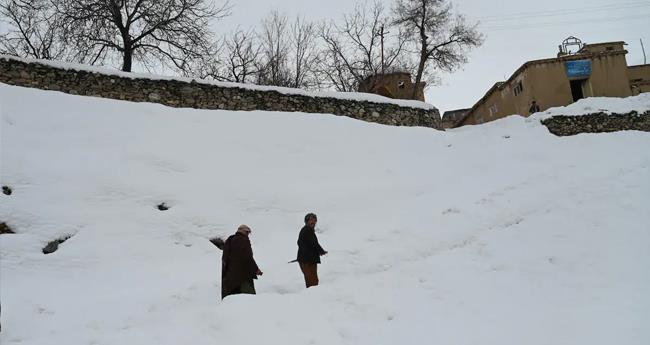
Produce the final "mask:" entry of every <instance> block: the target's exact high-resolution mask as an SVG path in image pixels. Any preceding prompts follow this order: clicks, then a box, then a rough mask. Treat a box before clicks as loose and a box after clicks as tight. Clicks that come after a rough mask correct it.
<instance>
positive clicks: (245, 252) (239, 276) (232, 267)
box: [221, 225, 262, 299]
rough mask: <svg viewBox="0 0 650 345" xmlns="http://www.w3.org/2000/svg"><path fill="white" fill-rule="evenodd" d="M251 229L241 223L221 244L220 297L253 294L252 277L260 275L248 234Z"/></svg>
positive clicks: (255, 277)
mask: <svg viewBox="0 0 650 345" xmlns="http://www.w3.org/2000/svg"><path fill="white" fill-rule="evenodd" d="M250 233H251V229H250V228H249V227H248V226H246V225H241V226H239V228H238V229H237V232H236V233H235V234H234V235H232V236H230V237H228V239H227V240H226V242H225V243H224V245H223V257H222V259H221V298H222V299H223V298H225V297H226V296H229V295H234V294H240V293H246V294H253V295H254V294H255V284H254V283H253V279H257V276H261V275H262V271H260V269H259V267H257V263H255V259H253V249H252V247H251V241H250V240H249V238H248V236H249V235H250Z"/></svg>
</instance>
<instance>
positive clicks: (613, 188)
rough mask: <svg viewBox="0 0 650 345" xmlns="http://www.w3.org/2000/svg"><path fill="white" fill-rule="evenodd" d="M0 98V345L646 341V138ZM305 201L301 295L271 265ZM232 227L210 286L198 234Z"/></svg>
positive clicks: (205, 247) (504, 124)
mask: <svg viewBox="0 0 650 345" xmlns="http://www.w3.org/2000/svg"><path fill="white" fill-rule="evenodd" d="M598 107H600V105H599V106H598ZM0 115H1V120H0V125H1V131H0V133H1V135H2V137H1V141H0V143H1V156H0V158H1V159H0V162H1V170H0V178H1V181H0V182H1V183H2V184H3V185H8V186H10V187H12V188H13V194H12V195H11V196H5V195H0V221H4V222H7V223H8V224H9V225H10V226H11V227H12V228H13V229H14V230H15V231H16V232H18V233H17V234H14V235H1V236H0V300H1V303H2V333H0V343H1V344H2V345H10V344H21V345H51V344H67V345H77V344H78V345H81V344H96V345H109V344H116V345H118V344H119V345H124V344H155V345H167V344H169V345H179V344H194V345H199V344H256V345H259V344H297V345H298V344H299V345H303V344H326V345H333V344H372V345H376V344H450V345H452V344H453V345H458V344H495V345H496V344H499V345H503V344H513V345H514V344H529V345H531V344H539V345H548V344H553V345H559V344H567V345H568V344H572V345H575V344H590V345H595V344H603V345H611V344H626V345H633V344H639V345H641V344H643V345H645V344H648V343H650V327H648V325H649V324H650V297H649V296H650V294H648V292H649V291H650V251H649V250H648V245H649V244H650V150H648V148H650V133H641V132H617V133H609V134H591V135H577V136H572V137H555V136H553V135H551V134H549V133H548V131H547V130H546V128H545V127H543V126H541V125H540V124H539V121H538V120H536V119H534V118H528V119H526V118H522V117H509V118H506V119H503V120H500V121H495V122H492V123H489V124H486V125H483V126H468V127H463V128H459V129H455V130H452V131H449V132H439V131H435V130H431V129H425V128H405V127H388V126H382V125H378V124H371V123H365V122H361V121H356V120H352V119H349V118H346V117H338V116H330V115H315V114H299V113H272V112H230V111H201V110H190V109H173V108H167V107H164V106H161V105H156V104H145V103H127V102H119V101H114V100H106V99H97V98H91V97H79V96H71V95H65V94H61V93H57V92H47V91H40V90H33V89H25V88H19V87H11V86H6V85H0ZM161 202H166V203H167V204H168V205H170V206H171V208H170V209H169V210H168V211H165V212H161V211H159V210H157V209H156V207H155V206H156V205H157V204H159V203H161ZM311 211H313V212H316V213H317V214H318V215H319V225H318V232H319V238H320V241H321V243H322V244H323V246H324V247H325V249H327V250H329V254H328V255H327V257H325V258H324V260H323V265H321V266H320V275H321V285H320V286H318V287H316V288H312V289H309V290H306V289H304V287H303V281H302V276H301V274H300V272H299V269H298V267H297V266H296V264H287V261H289V260H292V259H294V258H295V255H296V243H295V241H296V239H297V235H298V231H299V229H300V227H301V225H302V218H303V216H304V214H305V213H307V212H311ZM241 223H245V224H248V225H250V226H251V228H252V229H253V234H252V242H253V249H254V252H255V256H256V259H257V262H258V264H259V265H260V267H261V269H262V270H263V271H264V273H265V274H264V276H263V277H261V279H260V280H258V281H257V282H256V284H257V285H256V286H257V289H258V295H256V296H232V297H229V298H227V299H226V300H224V301H221V300H220V252H219V251H218V250H217V249H216V248H215V247H214V246H213V245H212V244H211V243H210V242H209V241H208V240H207V239H208V238H209V237H211V236H215V235H223V236H225V235H228V234H230V233H233V232H234V231H235V229H236V227H237V225H239V224H241ZM64 235H73V237H72V238H71V239H69V240H68V241H67V242H65V243H64V244H62V245H61V246H60V248H59V250H58V251H57V252H55V253H53V254H49V255H44V254H42V252H41V249H42V248H43V246H44V245H45V244H46V243H47V242H48V241H50V240H53V239H56V238H58V237H61V236H64Z"/></svg>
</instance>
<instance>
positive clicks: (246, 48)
mask: <svg viewBox="0 0 650 345" xmlns="http://www.w3.org/2000/svg"><path fill="white" fill-rule="evenodd" d="M216 46H217V47H215V52H214V53H213V54H211V55H210V56H209V57H208V58H207V59H204V60H203V61H201V62H200V63H199V68H200V71H199V72H195V74H197V75H199V76H200V77H202V78H206V77H209V78H213V79H215V80H219V81H228V82H233V83H251V82H255V78H256V77H257V73H258V62H259V61H258V60H259V55H260V47H259V45H258V43H257V34H256V33H255V31H254V30H252V29H250V30H248V31H243V30H241V29H237V30H235V31H233V32H232V33H230V34H229V35H228V36H226V37H224V39H223V44H221V42H219V43H217V44H216Z"/></svg>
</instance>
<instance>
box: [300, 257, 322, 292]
mask: <svg viewBox="0 0 650 345" xmlns="http://www.w3.org/2000/svg"><path fill="white" fill-rule="evenodd" d="M300 270H301V271H302V274H303V275H304V276H305V286H307V287H311V286H316V285H318V264H308V263H303V262H301V263H300Z"/></svg>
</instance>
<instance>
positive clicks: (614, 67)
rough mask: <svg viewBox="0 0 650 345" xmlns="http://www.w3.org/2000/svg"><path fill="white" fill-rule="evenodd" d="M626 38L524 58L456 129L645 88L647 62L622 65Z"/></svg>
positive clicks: (649, 84)
mask: <svg viewBox="0 0 650 345" xmlns="http://www.w3.org/2000/svg"><path fill="white" fill-rule="evenodd" d="M624 46H625V42H607V43H597V44H585V45H581V44H580V49H579V50H578V51H577V52H576V53H575V54H570V53H566V52H562V51H561V53H560V54H558V57H556V58H550V59H543V60H534V61H528V62H526V63H525V64H523V65H522V66H521V67H519V69H517V70H516V71H515V73H513V74H512V76H511V77H510V78H508V80H506V81H503V82H498V83H496V84H494V86H492V87H491V88H490V90H488V92H487V93H486V94H485V96H483V97H482V98H481V99H480V100H479V101H478V102H476V104H474V106H473V107H472V108H471V109H470V110H469V112H467V114H466V116H465V117H464V118H463V119H461V120H460V121H458V122H457V124H456V127H459V126H463V125H472V124H480V123H485V122H489V121H494V120H496V119H499V118H502V117H505V116H508V115H512V114H520V115H524V116H528V115H530V114H531V111H530V110H531V105H532V103H533V101H535V102H536V104H537V106H538V107H539V111H544V110H546V109H548V108H551V107H558V106H565V105H568V104H571V103H573V102H575V101H577V100H579V99H581V98H585V97H600V96H605V97H627V96H632V95H636V94H639V93H641V92H648V91H650V65H640V66H630V67H628V66H627V61H626V60H625V54H627V50H625V48H624Z"/></svg>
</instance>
